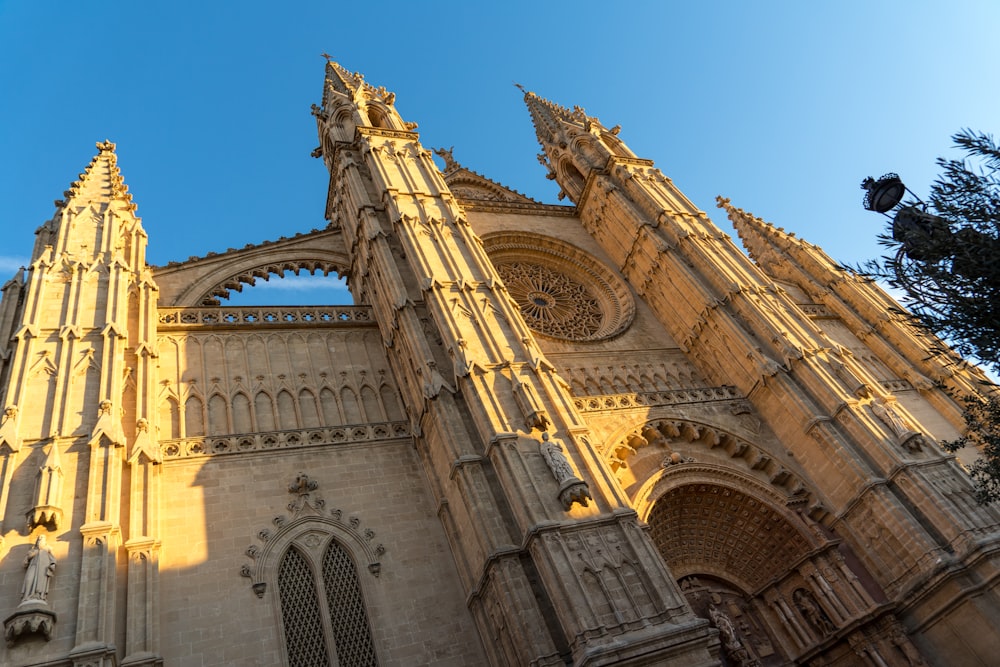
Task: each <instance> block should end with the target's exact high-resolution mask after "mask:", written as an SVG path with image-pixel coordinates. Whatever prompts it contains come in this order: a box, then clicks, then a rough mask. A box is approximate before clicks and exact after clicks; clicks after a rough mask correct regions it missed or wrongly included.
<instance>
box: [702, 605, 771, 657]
mask: <svg viewBox="0 0 1000 667" xmlns="http://www.w3.org/2000/svg"><path fill="white" fill-rule="evenodd" d="M717 597H718V596H713V599H716V598H717ZM708 615H709V616H710V617H711V618H712V624H713V625H715V627H716V628H717V629H718V630H719V638H720V639H721V640H722V647H723V648H724V649H725V651H726V657H728V658H729V659H730V660H732V661H733V662H734V663H735V664H736V665H738V666H739V667H760V661H759V660H757V659H756V658H754V657H753V656H751V655H750V652H749V651H748V650H747V648H746V646H744V645H743V642H741V641H740V638H739V636H738V635H737V634H736V628H735V626H733V621H732V619H730V618H729V616H728V615H727V614H726V612H724V611H722V610H721V609H719V608H718V607H716V606H715V604H710V605H708Z"/></svg>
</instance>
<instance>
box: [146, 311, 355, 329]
mask: <svg viewBox="0 0 1000 667" xmlns="http://www.w3.org/2000/svg"><path fill="white" fill-rule="evenodd" d="M157 313H158V314H159V323H160V326H159V329H160V330H161V331H171V330H173V329H180V328H183V329H188V328H193V327H223V328H230V327H256V328H264V327H267V326H269V325H270V326H275V325H280V326H286V327H287V326H290V325H291V326H296V327H300V326H330V325H333V324H345V325H357V324H358V323H359V322H373V321H374V320H373V318H372V310H371V308H369V307H367V306H335V307H330V308H322V307H320V308H316V307H305V306H280V307H276V308H233V307H226V308H223V307H219V308H212V307H204V308H159V309H157Z"/></svg>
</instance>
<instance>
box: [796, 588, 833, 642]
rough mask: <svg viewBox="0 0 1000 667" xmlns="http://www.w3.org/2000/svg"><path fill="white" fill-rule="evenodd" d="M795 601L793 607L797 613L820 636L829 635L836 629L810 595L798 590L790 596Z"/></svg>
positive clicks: (801, 589)
mask: <svg viewBox="0 0 1000 667" xmlns="http://www.w3.org/2000/svg"><path fill="white" fill-rule="evenodd" d="M792 597H793V599H794V600H795V606H796V607H797V608H798V610H799V612H800V613H801V614H802V616H803V618H805V619H806V620H807V621H809V624H810V625H811V626H813V628H815V629H816V631H817V632H819V633H820V635H828V634H831V633H832V632H833V631H834V630H836V628H834V627H833V623H831V622H830V619H829V617H827V615H826V613H825V612H824V611H823V610H822V609H821V608H820V606H819V604H817V603H816V600H815V599H814V598H813V596H812V594H811V593H810V592H809V591H807V590H805V589H804V588H800V589H798V590H797V591H795V593H794V595H793V596H792Z"/></svg>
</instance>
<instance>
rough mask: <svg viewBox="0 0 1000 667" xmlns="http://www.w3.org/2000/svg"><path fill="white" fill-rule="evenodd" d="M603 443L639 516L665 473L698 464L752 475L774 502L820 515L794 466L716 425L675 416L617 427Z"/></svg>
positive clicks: (741, 476)
mask: <svg viewBox="0 0 1000 667" xmlns="http://www.w3.org/2000/svg"><path fill="white" fill-rule="evenodd" d="M608 443H609V446H608V447H607V448H606V449H605V451H604V456H605V460H606V461H607V463H608V465H609V467H610V468H611V470H612V472H613V473H614V474H615V476H616V478H617V479H618V481H619V483H620V484H621V485H622V488H623V489H624V490H625V492H626V493H627V494H628V496H629V498H630V499H631V501H632V505H633V507H634V508H635V509H636V511H637V512H639V515H640V516H641V517H646V516H647V515H648V514H649V512H650V510H651V509H652V506H653V504H654V503H655V501H656V500H657V497H658V495H657V494H658V493H660V492H661V491H660V490H659V486H658V485H659V484H660V483H661V480H662V479H663V478H664V477H665V476H666V475H668V474H671V473H677V472H678V471H680V470H682V469H693V468H698V467H704V466H714V467H715V468H717V469H718V470H719V471H726V474H728V475H730V476H735V477H734V479H736V478H739V479H742V480H748V481H749V480H752V481H753V482H754V484H757V485H760V486H762V487H766V488H768V489H770V490H771V492H772V493H773V494H774V498H775V499H776V500H775V502H779V503H781V504H794V505H796V506H799V507H803V508H806V509H807V511H808V512H809V514H810V516H811V517H812V518H813V519H817V520H818V519H820V518H821V517H822V515H823V514H825V511H824V509H823V507H822V506H821V505H820V504H819V502H818V499H817V497H816V495H815V493H814V492H813V491H812V489H810V488H809V485H808V484H807V483H806V482H805V481H804V480H803V479H802V478H801V477H800V476H799V475H798V474H797V473H796V472H795V471H793V470H790V469H789V468H788V467H786V466H785V465H783V464H782V463H781V462H779V461H778V460H776V459H775V457H774V456H773V455H772V454H770V453H768V452H767V451H765V450H764V449H763V448H761V447H759V446H757V445H756V444H754V443H751V442H749V441H748V440H746V439H744V438H742V437H740V436H738V435H735V434H733V433H730V432H728V431H726V430H724V429H721V428H719V427H717V426H713V425H710V424H705V423H702V422H696V421H693V420H687V419H678V418H661V419H653V420H649V421H646V422H644V423H643V424H641V425H638V426H634V427H631V428H626V429H623V430H621V431H619V432H618V434H617V435H616V436H614V437H612V438H609V439H608Z"/></svg>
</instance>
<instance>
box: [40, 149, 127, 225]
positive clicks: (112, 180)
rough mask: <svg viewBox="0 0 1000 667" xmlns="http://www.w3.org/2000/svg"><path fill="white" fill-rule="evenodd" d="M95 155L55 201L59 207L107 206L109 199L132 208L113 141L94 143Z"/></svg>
mask: <svg viewBox="0 0 1000 667" xmlns="http://www.w3.org/2000/svg"><path fill="white" fill-rule="evenodd" d="M97 150H98V153H97V155H95V156H94V158H93V159H92V160H91V161H90V164H88V165H87V168H86V169H84V171H83V173H82V174H80V176H79V179H78V180H76V181H73V182H72V183H70V186H69V190H66V192H64V193H63V195H64V196H65V197H66V199H65V200H63V201H57V202H56V205H57V206H59V207H60V208H62V207H64V206H68V207H71V208H72V207H79V206H87V205H90V204H98V205H102V206H108V205H110V204H111V203H112V202H121V203H122V204H123V205H124V206H125V207H126V208H127V209H128V210H130V211H134V210H135V204H133V203H132V195H130V194H129V193H128V186H127V185H125V179H124V178H123V177H122V174H121V171H120V170H119V169H118V156H117V155H116V154H115V144H113V143H112V142H110V141H107V140H105V141H99V142H97Z"/></svg>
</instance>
